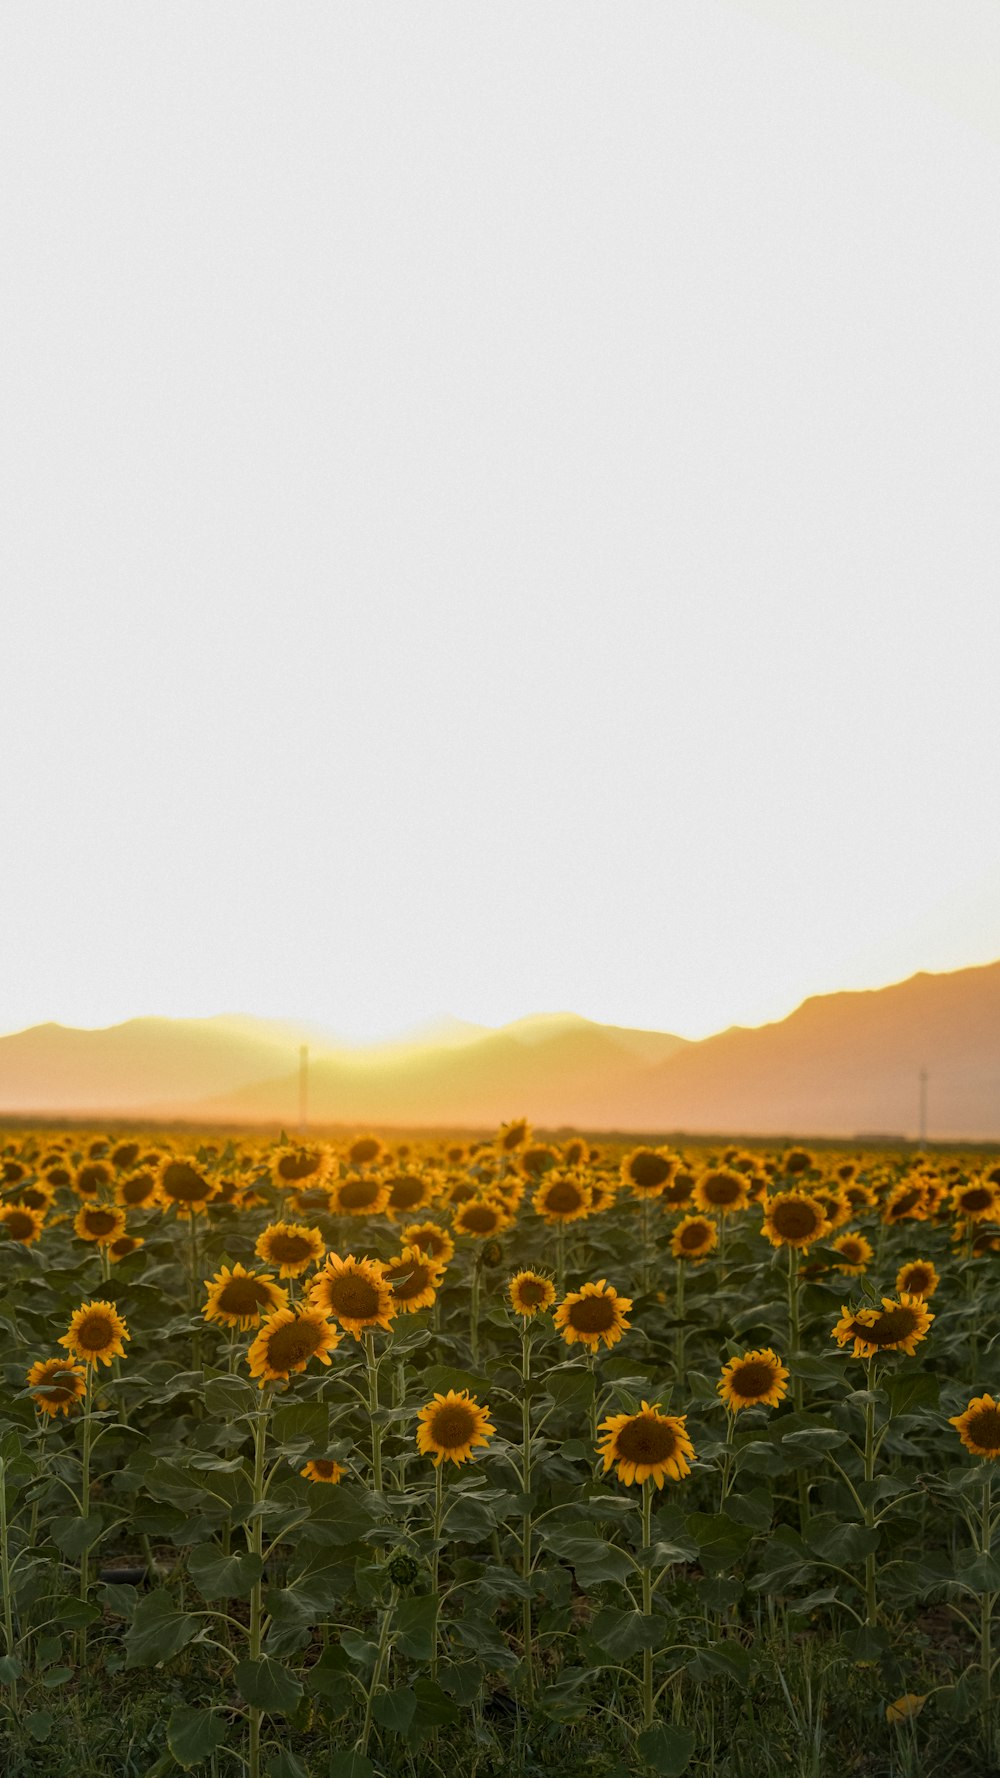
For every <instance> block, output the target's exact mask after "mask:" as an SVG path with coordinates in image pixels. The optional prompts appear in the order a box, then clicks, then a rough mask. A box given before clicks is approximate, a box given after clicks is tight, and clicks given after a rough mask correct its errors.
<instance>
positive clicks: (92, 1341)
mask: <svg viewBox="0 0 1000 1778" xmlns="http://www.w3.org/2000/svg"><path fill="white" fill-rule="evenodd" d="M116 1337H117V1336H116V1334H115V1330H114V1327H113V1325H112V1323H111V1322H110V1321H109V1320H108V1318H107V1316H106V1315H96V1314H94V1315H85V1316H84V1318H83V1320H82V1321H81V1323H80V1325H79V1327H78V1328H77V1331H76V1338H77V1342H78V1344H79V1345H81V1346H82V1347H83V1348H84V1350H85V1351H87V1352H99V1351H101V1349H102V1348H103V1347H104V1346H107V1345H109V1344H110V1343H111V1342H112V1341H113V1340H114V1339H116Z"/></svg>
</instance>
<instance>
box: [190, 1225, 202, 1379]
mask: <svg viewBox="0 0 1000 1778" xmlns="http://www.w3.org/2000/svg"><path fill="white" fill-rule="evenodd" d="M188 1267H189V1271H190V1277H189V1280H188V1302H189V1306H190V1309H191V1314H192V1315H198V1225H197V1222H196V1220H195V1213H194V1210H193V1209H192V1210H189V1212H188ZM191 1356H192V1361H193V1364H194V1369H195V1370H196V1371H200V1370H201V1317H200V1316H198V1319H197V1320H196V1321H195V1324H194V1335H193V1337H192V1341H191Z"/></svg>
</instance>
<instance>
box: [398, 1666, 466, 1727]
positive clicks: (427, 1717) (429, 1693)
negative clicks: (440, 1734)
mask: <svg viewBox="0 0 1000 1778" xmlns="http://www.w3.org/2000/svg"><path fill="white" fill-rule="evenodd" d="M413 1692H414V1695H415V1697H416V1700H417V1708H416V1710H415V1712H414V1716H413V1722H412V1723H411V1725H410V1732H411V1734H412V1733H413V1731H414V1730H426V1729H437V1728H442V1727H443V1726H444V1725H445V1724H446V1723H452V1722H458V1720H459V1716H460V1714H461V1712H460V1711H459V1710H458V1709H457V1708H456V1706H455V1705H454V1704H453V1703H452V1701H451V1699H450V1698H449V1697H446V1696H445V1694H444V1692H443V1691H442V1690H441V1687H440V1686H439V1685H437V1684H435V1682H434V1680H433V1679H428V1678H426V1677H425V1676H421V1678H419V1679H416V1680H414V1682H413Z"/></svg>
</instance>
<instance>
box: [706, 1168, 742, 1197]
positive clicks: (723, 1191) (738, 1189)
mask: <svg viewBox="0 0 1000 1778" xmlns="http://www.w3.org/2000/svg"><path fill="white" fill-rule="evenodd" d="M704 1192H705V1196H706V1197H707V1199H708V1201H709V1203H710V1204H733V1203H735V1201H736V1199H737V1198H738V1197H741V1196H742V1193H743V1181H742V1179H733V1178H732V1177H731V1175H730V1174H728V1173H710V1174H709V1176H708V1178H707V1179H706V1180H705V1184H704Z"/></svg>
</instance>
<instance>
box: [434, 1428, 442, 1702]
mask: <svg viewBox="0 0 1000 1778" xmlns="http://www.w3.org/2000/svg"><path fill="white" fill-rule="evenodd" d="M443 1463H444V1458H443V1457H440V1458H439V1459H438V1461H437V1463H436V1464H435V1465H434V1548H433V1550H432V1552H431V1593H432V1595H433V1597H434V1598H435V1599H436V1600H437V1610H436V1611H435V1613H434V1636H433V1641H432V1653H431V1678H432V1679H436V1678H437V1670H438V1638H439V1635H440V1629H441V1597H440V1593H439V1591H438V1584H439V1583H438V1576H439V1573H440V1557H441V1547H440V1546H441V1527H442V1524H443V1523H444V1476H443V1474H442V1465H443Z"/></svg>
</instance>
